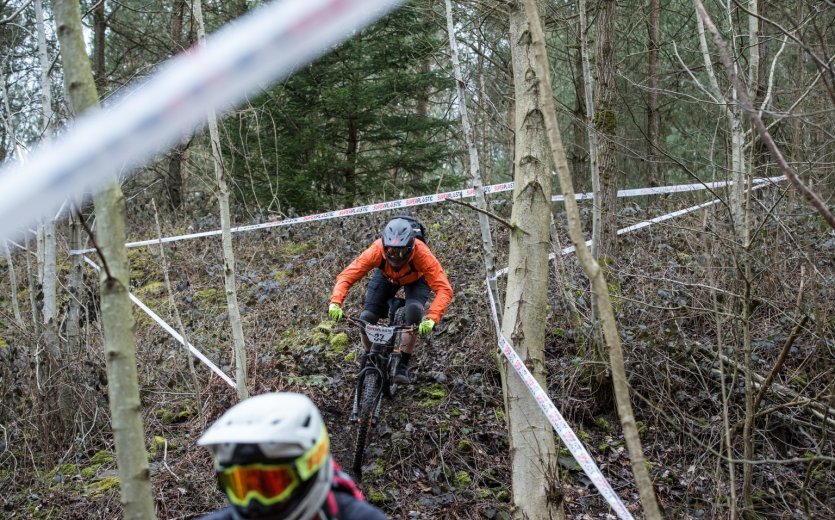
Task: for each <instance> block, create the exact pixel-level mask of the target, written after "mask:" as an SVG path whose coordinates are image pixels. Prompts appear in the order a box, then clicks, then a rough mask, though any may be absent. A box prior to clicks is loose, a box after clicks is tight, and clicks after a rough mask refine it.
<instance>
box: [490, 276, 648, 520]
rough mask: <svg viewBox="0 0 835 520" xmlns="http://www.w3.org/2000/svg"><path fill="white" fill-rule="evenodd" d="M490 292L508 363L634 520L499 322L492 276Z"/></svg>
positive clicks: (625, 517) (614, 503)
mask: <svg viewBox="0 0 835 520" xmlns="http://www.w3.org/2000/svg"><path fill="white" fill-rule="evenodd" d="M487 282H488V283H487V294H488V296H489V298H490V311H491V312H492V313H493V324H494V325H495V326H496V336H497V337H498V338H499V349H500V350H501V351H502V354H504V356H505V357H506V358H507V361H508V363H509V364H510V366H511V367H513V369H514V370H515V371H516V373H517V374H519V377H520V378H521V379H522V381H523V382H524V383H525V386H527V387H528V390H529V391H530V393H531V395H532V396H533V398H534V400H535V401H536V404H538V405H539V408H540V409H541V410H542V412H543V413H544V414H545V417H547V418H548V421H549V422H550V423H551V426H553V427H554V431H556V432H557V435H559V436H560V439H562V442H563V443H564V444H565V445H566V447H567V448H568V451H570V452H571V455H572V456H573V457H574V459H575V460H576V461H577V463H578V464H580V467H581V468H583V471H584V472H585V473H586V475H587V476H588V477H589V479H590V480H591V481H592V483H593V484H594V486H595V487H596V488H597V490H598V491H600V494H601V495H602V496H603V498H604V499H606V502H608V504H609V506H610V507H611V508H612V510H613V511H614V512H615V514H617V515H618V518H621V519H622V520H633V517H632V513H630V512H629V510H628V509H626V506H625V505H624V504H623V502H622V501H621V499H620V497H619V496H618V495H617V493H615V490H614V489H612V485H611V484H609V481H608V480H606V477H604V476H603V473H601V472H600V468H598V467H597V464H595V462H594V459H592V457H591V455H589V452H588V451H586V448H585V446H583V443H582V442H581V441H580V439H579V438H578V437H577V434H575V433H574V430H572V429H571V426H569V425H568V422H567V421H566V420H565V418H564V417H563V416H562V414H561V413H560V411H559V410H558V409H557V406H556V405H555V404H554V402H553V401H552V400H551V398H550V397H548V394H547V393H546V392H545V390H543V389H542V386H541V385H540V384H539V382H538V381H537V380H536V379H535V378H534V377H533V374H531V372H530V370H528V367H526V366H525V363H524V362H523V361H522V359H521V358H520V357H519V354H517V353H516V350H514V348H513V345H512V344H511V343H510V342H509V341H507V340H506V339H505V337H504V336H502V332H501V326H500V325H499V318H498V313H497V311H496V300H495V298H494V296H493V291H491V290H490V283H489V279H488V280H487Z"/></svg>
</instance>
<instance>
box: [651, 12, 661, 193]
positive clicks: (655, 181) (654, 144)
mask: <svg viewBox="0 0 835 520" xmlns="http://www.w3.org/2000/svg"><path fill="white" fill-rule="evenodd" d="M660 45H661V5H660V0H649V77H648V78H647V86H648V88H649V95H648V96H647V163H648V166H649V168H648V173H649V182H650V186H662V185H664V184H665V179H663V178H662V174H661V168H660V163H659V159H660V157H659V155H658V149H659V147H660V134H661V114H660V112H659V104H658V54H659V51H658V49H659V48H660Z"/></svg>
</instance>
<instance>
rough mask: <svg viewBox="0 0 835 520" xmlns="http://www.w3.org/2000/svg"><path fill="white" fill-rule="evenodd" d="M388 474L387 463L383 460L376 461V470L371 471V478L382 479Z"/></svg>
mask: <svg viewBox="0 0 835 520" xmlns="http://www.w3.org/2000/svg"><path fill="white" fill-rule="evenodd" d="M385 473H386V461H384V460H383V459H376V460H375V461H374V468H373V469H372V470H371V476H373V477H375V478H380V477H382V476H383V475H384V474H385Z"/></svg>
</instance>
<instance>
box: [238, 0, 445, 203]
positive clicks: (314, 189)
mask: <svg viewBox="0 0 835 520" xmlns="http://www.w3.org/2000/svg"><path fill="white" fill-rule="evenodd" d="M432 16H434V15H433V14H432V13H431V12H428V11H422V10H420V9H416V8H412V9H408V8H407V9H401V10H400V11H399V12H398V13H397V16H389V17H388V18H385V19H383V20H382V21H380V22H378V23H377V24H375V25H374V26H372V27H370V28H368V29H366V30H365V31H363V32H362V33H360V34H358V35H357V36H356V37H354V38H353V39H351V40H349V41H348V42H346V43H345V44H344V45H342V46H341V47H339V48H338V49H335V50H334V51H333V52H331V53H330V54H328V55H327V56H325V57H323V58H322V59H320V60H319V61H318V62H316V63H315V64H313V65H311V66H308V67H306V68H304V69H302V70H300V71H299V72H298V73H297V74H295V75H294V76H292V77H291V78H290V79H288V80H287V81H285V82H284V83H282V84H281V85H279V86H277V87H275V88H272V89H270V90H269V91H268V92H266V93H265V95H263V96H262V97H261V98H259V99H258V100H256V101H254V102H253V105H252V110H247V111H242V112H240V113H239V114H238V116H237V118H232V119H230V120H229V121H227V123H226V130H227V134H228V138H229V139H230V140H231V141H232V143H233V149H234V150H233V151H232V152H231V153H232V155H233V157H232V161H230V164H231V167H232V169H233V172H234V173H233V174H234V175H235V176H236V177H237V179H238V186H237V190H238V195H239V196H242V197H243V198H244V199H245V200H247V201H251V200H252V199H253V198H255V199H257V200H258V201H259V202H260V203H262V204H266V205H267V206H268V207H269V206H270V203H272V204H273V206H272V207H271V209H273V210H275V209H282V210H286V209H287V206H292V207H295V208H296V209H297V210H300V211H303V210H311V209H316V208H318V207H320V206H321V204H322V197H323V196H324V197H328V198H330V201H329V203H330V204H340V203H341V204H352V203H354V202H355V201H356V200H358V199H359V200H361V199H364V198H366V197H367V196H368V195H370V194H376V193H383V192H384V191H385V192H387V193H391V192H392V191H393V190H401V189H403V188H404V182H405V183H407V184H408V185H409V186H410V187H411V188H413V189H415V190H419V189H426V188H427V187H428V182H427V181H428V180H429V179H428V174H431V173H432V172H433V171H434V170H435V169H436V168H438V167H439V165H440V164H442V163H443V162H444V161H446V160H448V157H449V139H448V137H449V135H448V128H449V123H448V122H447V121H446V120H444V119H442V117H443V114H442V113H437V114H436V113H433V111H432V110H431V109H430V110H429V111H428V113H427V114H421V113H420V112H421V111H420V110H418V104H419V102H420V101H421V100H424V101H425V99H426V98H427V97H430V98H431V95H433V94H435V93H436V92H437V91H438V90H440V89H444V88H448V87H451V86H452V83H451V81H450V80H449V78H447V77H446V75H445V74H444V73H443V71H439V70H437V69H435V70H432V69H431V68H430V70H426V68H425V67H423V69H422V68H421V64H423V63H424V62H425V60H426V59H428V58H429V57H430V56H432V54H433V52H435V51H437V48H439V47H441V46H443V45H444V42H443V40H442V39H441V38H440V36H441V34H440V33H438V31H437V28H438V24H439V23H440V21H439V20H435V21H433V20H432V18H431V17H432ZM252 157H258V160H252V159H251V158H252ZM433 187H434V186H433ZM276 203H278V205H277V206H276V205H275V204H276Z"/></svg>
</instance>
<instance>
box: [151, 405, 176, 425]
mask: <svg viewBox="0 0 835 520" xmlns="http://www.w3.org/2000/svg"><path fill="white" fill-rule="evenodd" d="M154 415H156V416H157V419H159V421H160V422H161V423H162V424H171V423H173V422H174V417H176V414H175V413H174V411H173V410H169V409H168V408H159V409H158V410H156V411H155V412H154Z"/></svg>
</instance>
